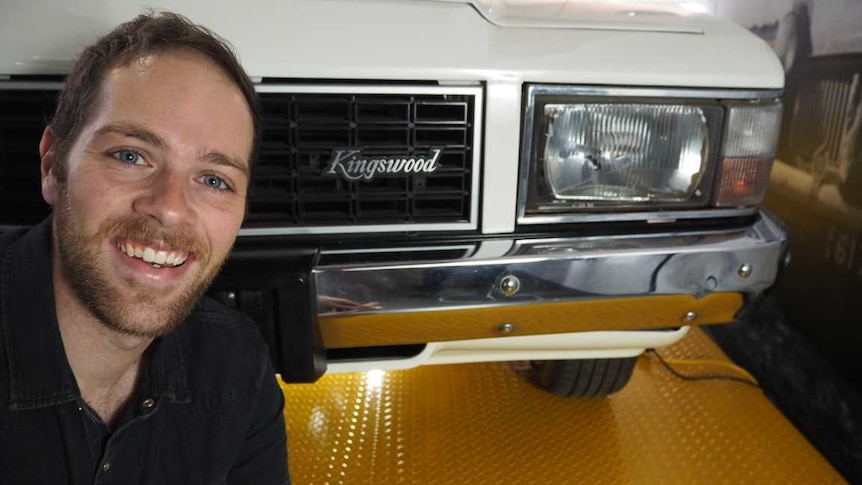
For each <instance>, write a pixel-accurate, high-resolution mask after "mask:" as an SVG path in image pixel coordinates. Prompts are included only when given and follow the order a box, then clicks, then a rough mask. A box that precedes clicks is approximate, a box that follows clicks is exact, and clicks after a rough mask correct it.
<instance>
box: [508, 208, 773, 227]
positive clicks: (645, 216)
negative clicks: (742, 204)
mask: <svg viewBox="0 0 862 485" xmlns="http://www.w3.org/2000/svg"><path fill="white" fill-rule="evenodd" d="M756 213H757V208H756V207H748V208H743V209H713V210H689V211H683V210H678V211H661V212H659V211H653V212H614V213H605V214H595V213H593V214H580V215H573V214H565V215H560V216H552V215H546V216H522V217H519V218H518V224H555V223H562V222H613V221H644V220H645V221H647V222H655V223H662V222H665V223H666V222H673V221H676V220H681V219H704V218H707V217H741V216H750V215H752V214H756Z"/></svg>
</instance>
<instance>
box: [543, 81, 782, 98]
mask: <svg viewBox="0 0 862 485" xmlns="http://www.w3.org/2000/svg"><path fill="white" fill-rule="evenodd" d="M527 89H528V91H527V94H528V95H529V96H537V95H542V94H551V95H567V96H621V97H638V98H695V99H770V98H778V97H780V96H781V90H780V89H699V88H690V89H687V88H649V87H646V88H640V87H625V86H561V85H557V84H531V85H530V86H529V87H528V88H527Z"/></svg>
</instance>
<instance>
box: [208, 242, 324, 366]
mask: <svg viewBox="0 0 862 485" xmlns="http://www.w3.org/2000/svg"><path fill="white" fill-rule="evenodd" d="M318 254H319V250H318V249H316V248H315V249H307V248H301V249H295V248H291V249H259V248H257V249H245V250H243V249H239V248H235V249H234V252H233V253H231V256H230V258H229V259H228V262H227V263H226V264H225V266H224V268H223V269H222V272H221V274H220V275H219V277H218V278H217V279H216V281H215V282H214V284H213V286H212V289H211V291H210V293H211V295H212V296H214V297H215V298H217V299H218V300H220V301H222V302H223V303H225V304H227V305H228V306H232V307H234V308H236V309H238V310H240V311H242V312H243V313H245V314H247V315H249V316H250V317H251V318H252V319H253V320H254V321H255V323H256V324H257V326H258V328H259V329H260V332H261V334H262V335H263V338H264V340H265V341H266V343H267V345H268V346H269V352H270V357H271V359H272V364H273V366H275V371H276V372H277V373H279V374H280V375H281V379H282V380H283V381H284V382H314V381H316V380H317V379H319V378H320V376H322V375H323V374H324V372H326V349H325V347H324V345H323V338H322V337H321V334H320V328H319V327H318V325H317V295H316V291H315V286H314V280H313V278H312V274H311V271H312V269H313V268H314V266H315V263H316V262H317V257H318Z"/></svg>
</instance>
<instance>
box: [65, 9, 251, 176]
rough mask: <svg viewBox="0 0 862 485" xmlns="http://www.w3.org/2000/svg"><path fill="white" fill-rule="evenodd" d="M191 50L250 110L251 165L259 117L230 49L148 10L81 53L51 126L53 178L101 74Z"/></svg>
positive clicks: (178, 18)
mask: <svg viewBox="0 0 862 485" xmlns="http://www.w3.org/2000/svg"><path fill="white" fill-rule="evenodd" d="M178 49H192V50H195V51H197V52H200V53H201V54H203V55H205V56H207V57H208V58H210V59H211V60H212V61H213V62H215V64H216V65H217V66H219V67H220V68H221V69H222V70H223V71H224V73H225V74H226V75H227V76H228V77H229V78H230V79H231V80H232V81H233V82H234V83H235V84H236V85H237V87H239V89H240V91H242V94H243V96H244V97H245V100H246V102H247V103H248V107H249V110H250V111H251V117H252V123H253V125H254V126H253V128H254V139H253V140H252V151H251V153H250V154H249V156H250V158H249V163H251V161H252V160H253V159H254V157H255V155H256V153H257V145H258V141H259V138H260V112H259V108H258V100H257V95H256V94H255V91H254V84H253V83H252V82H251V79H249V77H248V75H247V74H246V73H245V71H244V70H243V68H242V66H240V64H239V61H238V60H237V58H236V55H235V54H234V52H233V49H232V48H231V46H230V44H229V43H228V42H227V41H226V40H224V39H222V38H221V37H219V36H218V35H217V34H215V33H213V32H212V31H210V30H209V29H207V28H206V27H202V26H200V25H195V24H193V23H192V22H191V21H189V19H187V18H186V17H183V16H182V15H179V14H176V13H173V12H152V11H149V12H147V13H145V14H143V15H139V16H138V17H137V18H135V19H134V20H131V21H129V22H126V23H124V24H121V25H120V26H118V27H117V28H115V29H114V30H112V31H111V32H110V33H108V34H107V35H105V36H103V37H102V38H100V39H99V40H98V41H96V43H95V44H93V45H91V46H89V47H87V48H86V49H84V52H82V53H81V55H80V57H78V60H77V62H75V66H74V67H73V68H72V71H71V72H70V73H69V75H68V76H67V77H66V82H65V85H64V86H63V89H62V90H61V91H60V95H59V99H58V103H57V110H56V111H55V112H54V117H53V118H52V120H51V123H50V126H51V130H52V131H53V133H54V138H55V140H56V141H55V146H54V147H55V148H54V154H55V156H56V157H57V163H55V173H56V175H57V177H58V179H59V180H60V181H61V182H62V181H65V158H66V155H67V154H68V152H69V149H70V148H71V146H72V144H73V142H74V141H75V139H76V138H77V137H78V135H80V133H81V129H82V127H83V126H84V124H85V123H86V122H87V121H88V118H89V116H90V115H91V114H92V112H93V111H94V109H95V106H96V102H97V101H98V95H99V91H100V89H101V86H102V80H103V79H104V77H105V73H106V72H107V71H108V70H110V69H113V68H116V67H120V66H124V65H127V64H129V63H131V62H133V61H134V60H135V59H138V58H140V57H143V56H145V55H147V54H152V53H158V52H166V51H171V50H178Z"/></svg>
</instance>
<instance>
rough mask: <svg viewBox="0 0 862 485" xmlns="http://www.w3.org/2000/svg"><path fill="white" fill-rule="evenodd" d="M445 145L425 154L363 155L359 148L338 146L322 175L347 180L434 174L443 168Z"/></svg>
mask: <svg viewBox="0 0 862 485" xmlns="http://www.w3.org/2000/svg"><path fill="white" fill-rule="evenodd" d="M442 152H443V149H442V148H431V150H430V151H429V152H428V154H427V155H424V156H416V155H413V156H407V155H402V156H395V157H388V156H374V157H370V158H366V157H363V156H362V150H361V149H359V148H336V149H334V150H332V161H330V162H329V164H328V165H327V166H326V168H324V169H323V175H340V176H342V177H344V178H345V179H347V180H350V181H356V180H372V179H374V177H375V176H377V175H378V174H387V175H410V174H425V173H434V172H436V171H437V169H438V168H439V167H440V165H439V164H438V163H437V161H438V160H439V159H440V154H441V153H442Z"/></svg>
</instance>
